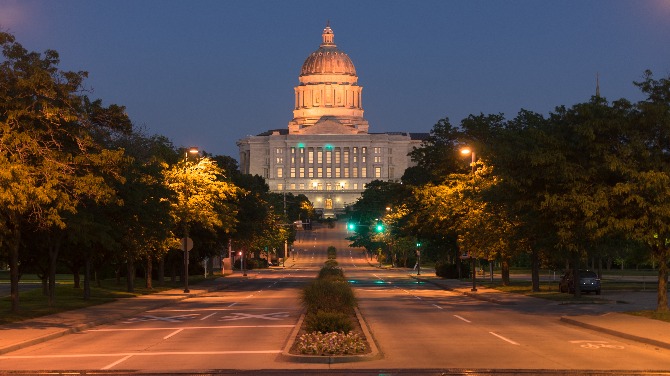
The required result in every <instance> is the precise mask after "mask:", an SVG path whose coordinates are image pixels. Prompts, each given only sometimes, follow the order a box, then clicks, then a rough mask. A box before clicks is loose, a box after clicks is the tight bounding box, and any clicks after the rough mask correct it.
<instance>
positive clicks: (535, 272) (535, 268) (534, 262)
mask: <svg viewBox="0 0 670 376" xmlns="http://www.w3.org/2000/svg"><path fill="white" fill-rule="evenodd" d="M530 258H531V279H532V281H533V283H532V284H533V287H532V290H533V292H539V291H540V255H539V252H538V251H537V249H535V248H533V252H532V253H531V256H530Z"/></svg>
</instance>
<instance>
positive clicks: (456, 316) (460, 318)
mask: <svg viewBox="0 0 670 376" xmlns="http://www.w3.org/2000/svg"><path fill="white" fill-rule="evenodd" d="M454 317H455V318H457V319H459V320H462V321H465V322H467V323H468V324H469V323H471V322H472V321H470V320H468V319H466V318H464V317H461V316H459V315H454Z"/></svg>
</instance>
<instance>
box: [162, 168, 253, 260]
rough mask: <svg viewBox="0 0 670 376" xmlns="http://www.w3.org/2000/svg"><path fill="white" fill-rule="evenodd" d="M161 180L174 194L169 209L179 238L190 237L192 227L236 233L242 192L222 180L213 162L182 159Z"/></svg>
mask: <svg viewBox="0 0 670 376" xmlns="http://www.w3.org/2000/svg"><path fill="white" fill-rule="evenodd" d="M164 178H165V184H166V185H167V187H168V188H169V189H170V190H172V191H173V192H174V193H175V195H174V196H173V197H174V198H173V199H172V201H171V206H172V215H173V218H174V221H175V223H176V224H177V227H176V229H175V234H177V236H178V237H180V238H181V237H182V235H183V237H185V238H187V237H189V230H190V229H192V228H195V227H197V228H199V229H201V230H206V231H210V232H219V231H221V232H224V233H231V232H233V231H234V230H235V228H236V226H237V217H236V216H237V213H238V203H237V201H238V198H239V196H240V194H242V193H243V191H241V190H240V189H239V188H238V187H237V186H236V185H234V184H232V183H230V182H228V181H226V180H225V177H224V175H223V171H222V170H221V169H220V168H219V167H218V166H217V165H216V162H215V161H214V160H212V159H210V158H208V157H203V158H199V159H198V160H197V161H196V162H192V161H189V160H183V161H181V162H179V163H177V164H175V165H173V166H170V167H169V168H167V169H166V170H165V171H164ZM196 240H197V239H196ZM196 245H197V242H196V241H195V240H194V247H195V246H196Z"/></svg>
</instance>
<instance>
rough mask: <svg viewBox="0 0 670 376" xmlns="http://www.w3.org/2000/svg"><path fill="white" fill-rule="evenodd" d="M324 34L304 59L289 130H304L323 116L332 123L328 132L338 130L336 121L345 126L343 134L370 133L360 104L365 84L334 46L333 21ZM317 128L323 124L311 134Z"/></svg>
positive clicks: (347, 56) (293, 131)
mask: <svg viewBox="0 0 670 376" xmlns="http://www.w3.org/2000/svg"><path fill="white" fill-rule="evenodd" d="M321 37H322V43H321V45H320V46H319V48H318V49H317V50H316V51H314V52H312V53H311V54H310V55H309V56H308V57H307V59H305V62H304V63H303V65H302V69H301V70H300V76H299V81H300V84H299V85H298V86H296V87H295V107H294V109H293V120H291V121H290V122H289V133H291V134H300V133H305V132H306V129H307V128H309V127H311V126H314V125H316V124H317V123H318V122H319V121H320V120H322V119H328V123H329V124H330V125H329V126H328V127H323V129H324V130H325V129H326V128H327V129H328V130H329V132H333V131H334V130H335V128H336V127H335V128H334V127H333V126H332V124H333V122H335V123H339V124H341V125H342V128H341V129H340V131H341V133H346V134H351V133H368V122H367V120H365V119H364V118H363V106H362V104H361V99H362V96H361V92H362V90H363V87H361V86H359V85H358V76H357V75H356V68H355V67H354V63H353V62H352V61H351V59H350V58H349V55H347V54H346V53H344V52H343V51H341V50H339V49H338V48H337V45H335V43H334V39H335V34H334V33H333V29H331V28H330V22H328V24H327V25H326V27H325V29H323V33H322V34H321ZM318 128H322V127H317V128H315V129H313V130H310V132H309V133H313V132H315V131H317V129H318ZM337 133H340V132H337Z"/></svg>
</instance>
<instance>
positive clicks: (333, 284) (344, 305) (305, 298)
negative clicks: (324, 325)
mask: <svg viewBox="0 0 670 376" xmlns="http://www.w3.org/2000/svg"><path fill="white" fill-rule="evenodd" d="M302 303H303V305H304V306H305V308H306V309H307V312H308V313H310V312H318V311H319V310H322V311H335V312H349V311H350V310H351V309H353V308H354V306H355V305H356V297H355V296H354V290H353V289H352V288H351V286H349V283H347V282H346V281H341V280H333V279H317V280H314V281H312V282H311V283H309V284H308V285H307V286H306V287H305V289H304V290H303V291H302Z"/></svg>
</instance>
